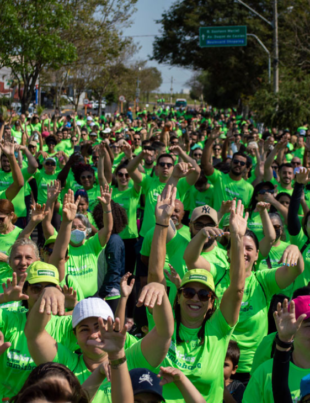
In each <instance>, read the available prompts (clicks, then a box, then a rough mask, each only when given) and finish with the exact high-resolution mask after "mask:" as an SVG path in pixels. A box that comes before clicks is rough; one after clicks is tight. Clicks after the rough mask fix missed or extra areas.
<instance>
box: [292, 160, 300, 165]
mask: <svg viewBox="0 0 310 403" xmlns="http://www.w3.org/2000/svg"><path fill="white" fill-rule="evenodd" d="M292 165H301V162H294V161H292Z"/></svg>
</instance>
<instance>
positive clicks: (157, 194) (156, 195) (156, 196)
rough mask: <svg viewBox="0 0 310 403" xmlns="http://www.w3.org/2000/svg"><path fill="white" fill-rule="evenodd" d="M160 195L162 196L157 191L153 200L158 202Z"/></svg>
mask: <svg viewBox="0 0 310 403" xmlns="http://www.w3.org/2000/svg"><path fill="white" fill-rule="evenodd" d="M159 195H160V193H158V192H156V191H155V192H154V193H153V199H154V200H156V201H157V198H158V196H159Z"/></svg>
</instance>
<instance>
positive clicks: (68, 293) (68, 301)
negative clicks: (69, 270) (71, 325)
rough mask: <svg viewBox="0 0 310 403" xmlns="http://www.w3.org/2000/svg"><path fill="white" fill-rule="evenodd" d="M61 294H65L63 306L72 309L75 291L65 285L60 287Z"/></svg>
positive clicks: (74, 301) (74, 303) (74, 302)
mask: <svg viewBox="0 0 310 403" xmlns="http://www.w3.org/2000/svg"><path fill="white" fill-rule="evenodd" d="M62 292H63V295H64V296H65V308H66V309H73V308H74V307H75V305H76V304H77V302H78V301H77V298H76V291H75V290H74V289H73V288H72V287H70V288H68V287H67V286H66V285H64V286H63V287H62Z"/></svg>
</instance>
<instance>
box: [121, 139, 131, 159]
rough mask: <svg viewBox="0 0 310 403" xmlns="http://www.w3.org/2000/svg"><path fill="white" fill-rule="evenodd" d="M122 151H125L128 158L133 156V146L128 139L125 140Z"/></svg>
mask: <svg viewBox="0 0 310 403" xmlns="http://www.w3.org/2000/svg"><path fill="white" fill-rule="evenodd" d="M122 151H123V153H124V154H125V155H126V158H127V159H129V160H130V159H131V158H132V148H131V145H130V144H129V143H127V141H125V142H124V143H123V145H122Z"/></svg>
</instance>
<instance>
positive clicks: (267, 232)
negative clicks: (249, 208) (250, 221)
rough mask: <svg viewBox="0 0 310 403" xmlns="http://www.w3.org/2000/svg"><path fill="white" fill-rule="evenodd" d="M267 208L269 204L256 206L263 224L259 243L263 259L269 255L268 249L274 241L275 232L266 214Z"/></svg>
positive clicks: (261, 203)
mask: <svg viewBox="0 0 310 403" xmlns="http://www.w3.org/2000/svg"><path fill="white" fill-rule="evenodd" d="M269 208H270V204H268V203H264V202H259V203H257V205H256V209H257V210H258V212H259V215H260V218H261V220H262V224H263V232H264V238H263V239H262V240H261V241H260V242H259V251H260V252H261V254H262V255H263V256H264V257H267V256H268V255H269V252H270V249H271V247H272V245H273V243H274V241H275V240H276V231H275V229H274V228H273V225H272V222H271V220H270V217H269V214H268V209H269Z"/></svg>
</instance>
